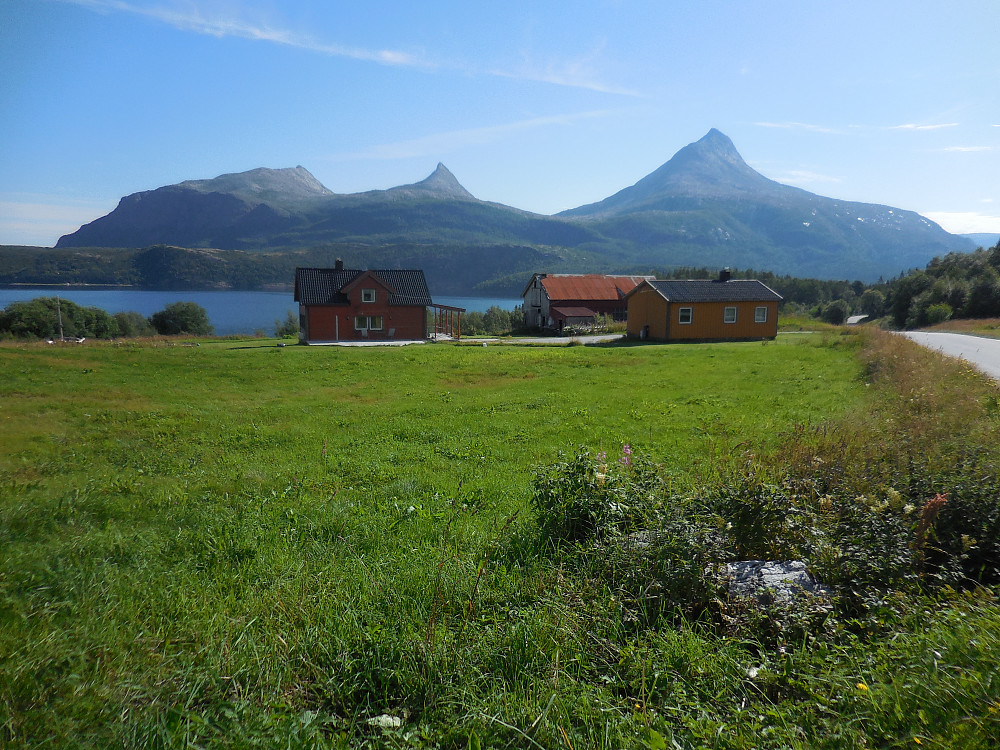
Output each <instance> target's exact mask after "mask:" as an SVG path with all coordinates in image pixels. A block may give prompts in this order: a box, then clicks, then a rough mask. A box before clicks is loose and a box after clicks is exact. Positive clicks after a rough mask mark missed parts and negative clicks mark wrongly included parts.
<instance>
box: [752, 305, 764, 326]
mask: <svg viewBox="0 0 1000 750" xmlns="http://www.w3.org/2000/svg"><path fill="white" fill-rule="evenodd" d="M753 322H754V323H766V322H767V308H766V307H755V308H754V311H753Z"/></svg>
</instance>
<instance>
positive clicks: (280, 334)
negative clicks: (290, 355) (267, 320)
mask: <svg viewBox="0 0 1000 750" xmlns="http://www.w3.org/2000/svg"><path fill="white" fill-rule="evenodd" d="M274 335H275V336H276V337H277V338H279V339H282V338H285V337H286V336H298V335H299V318H298V316H297V315H295V313H293V312H292V311H291V310H289V311H288V315H286V316H285V319H284V321H281V320H276V321H274Z"/></svg>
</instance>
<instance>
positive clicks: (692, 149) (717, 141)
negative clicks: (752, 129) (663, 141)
mask: <svg viewBox="0 0 1000 750" xmlns="http://www.w3.org/2000/svg"><path fill="white" fill-rule="evenodd" d="M688 161H698V162H715V163H717V164H721V163H726V164H730V165H732V166H737V167H745V168H746V169H749V167H748V166H747V163H746V162H745V161H743V157H742V156H740V152H739V151H737V150H736V146H735V145H734V144H733V142H732V140H730V138H729V136H728V135H726V134H725V133H723V132H722V131H719V130H716V129H715V128H712V129H711V130H709V131H708V133H706V134H705V135H704V136H703V137H702V138H701V140H698V141H695V142H694V143H690V144H688V145H687V146H685V147H684V148H682V149H681V150H680V151H678V152H677V153H676V154H674V157H673V158H672V159H671V160H670V161H669V162H667V164H674V163H676V164H677V165H681V164H684V163H686V162H688ZM664 166H666V165H664Z"/></svg>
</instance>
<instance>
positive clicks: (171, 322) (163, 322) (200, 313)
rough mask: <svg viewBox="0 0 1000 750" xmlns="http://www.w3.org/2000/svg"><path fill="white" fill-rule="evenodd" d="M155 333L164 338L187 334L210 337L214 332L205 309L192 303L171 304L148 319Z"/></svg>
mask: <svg viewBox="0 0 1000 750" xmlns="http://www.w3.org/2000/svg"><path fill="white" fill-rule="evenodd" d="M149 322H150V323H151V324H152V326H153V328H155V329H156V332H157V333H159V334H162V335H165V336H173V335H176V334H178V333H188V334H193V335H195V336H210V335H211V334H212V333H214V332H215V329H214V328H212V324H211V323H209V322H208V313H207V312H206V311H205V308H204V307H202V306H201V305H199V304H196V303H194V302H171V303H170V304H169V305H167V306H166V307H164V308H163V309H162V310H160V311H159V312H157V313H153V316H152V317H151V318H150V319H149Z"/></svg>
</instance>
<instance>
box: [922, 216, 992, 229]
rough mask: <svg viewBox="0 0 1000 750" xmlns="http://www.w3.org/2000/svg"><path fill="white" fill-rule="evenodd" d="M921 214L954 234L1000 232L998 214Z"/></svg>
mask: <svg viewBox="0 0 1000 750" xmlns="http://www.w3.org/2000/svg"><path fill="white" fill-rule="evenodd" d="M923 215H924V216H926V217H927V218H928V219H930V220H931V221H934V222H937V223H938V224H940V225H941V226H942V227H944V228H945V229H946V230H948V231H949V232H953V233H955V234H974V233H980V232H981V233H984V234H991V233H994V232H995V233H997V234H1000V216H996V215H990V214H982V213H977V212H975V211H925V212H923Z"/></svg>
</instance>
